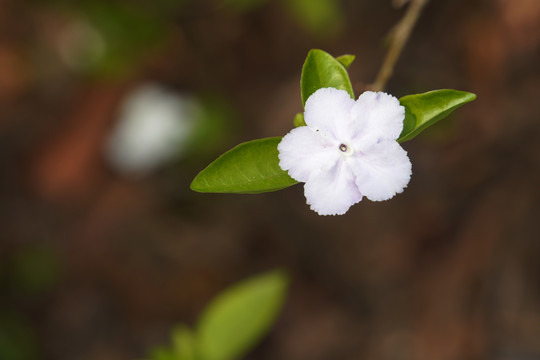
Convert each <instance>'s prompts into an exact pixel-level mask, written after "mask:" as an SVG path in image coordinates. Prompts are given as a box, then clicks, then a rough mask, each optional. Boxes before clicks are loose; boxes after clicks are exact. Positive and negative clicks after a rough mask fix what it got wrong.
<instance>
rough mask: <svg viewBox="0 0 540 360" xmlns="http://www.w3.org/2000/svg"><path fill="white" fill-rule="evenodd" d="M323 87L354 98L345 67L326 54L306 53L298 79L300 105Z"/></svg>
mask: <svg viewBox="0 0 540 360" xmlns="http://www.w3.org/2000/svg"><path fill="white" fill-rule="evenodd" d="M325 87H333V88H336V89H340V90H345V91H347V92H348V93H349V95H351V97H352V98H354V92H353V89H352V84H351V80H350V79H349V74H348V73H347V70H346V69H345V66H344V65H343V64H342V63H341V62H339V61H338V60H336V59H335V58H334V57H333V56H332V55H330V54H328V53H327V52H324V51H322V50H318V49H313V50H311V51H310V52H309V53H308V56H307V58H306V61H305V62H304V67H303V68H302V77H301V79H300V88H301V91H302V104H304V105H305V103H306V100H307V99H308V97H309V96H310V95H311V94H313V93H314V92H315V91H317V90H318V89H320V88H325Z"/></svg>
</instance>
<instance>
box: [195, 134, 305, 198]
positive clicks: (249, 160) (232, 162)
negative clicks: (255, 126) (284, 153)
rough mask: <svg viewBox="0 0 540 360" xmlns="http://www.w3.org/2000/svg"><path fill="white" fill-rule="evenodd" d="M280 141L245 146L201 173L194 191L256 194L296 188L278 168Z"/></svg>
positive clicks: (241, 146)
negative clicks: (292, 186) (290, 187)
mask: <svg viewBox="0 0 540 360" xmlns="http://www.w3.org/2000/svg"><path fill="white" fill-rule="evenodd" d="M280 141H281V137H273V138H265V139H258V140H253V141H248V142H245V143H242V144H240V145H238V146H236V147H235V148H233V149H231V150H229V151H227V152H226V153H225V154H223V155H221V156H220V157H219V158H217V159H216V160H215V161H214V162H213V163H211V164H210V165H208V166H207V167H206V168H205V169H204V170H202V171H201V172H200V173H199V174H198V175H197V176H196V177H195V179H194V180H193V182H192V183H191V189H192V190H194V191H198V192H204V193H235V194H257V193H262V192H268V191H276V190H281V189H284V188H286V187H289V186H291V185H294V184H296V181H295V180H293V179H292V178H291V177H290V176H289V175H288V174H287V172H285V171H283V170H281V168H280V167H279V159H278V150H277V146H278V144H279V142H280Z"/></svg>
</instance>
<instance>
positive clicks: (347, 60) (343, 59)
mask: <svg viewBox="0 0 540 360" xmlns="http://www.w3.org/2000/svg"><path fill="white" fill-rule="evenodd" d="M354 59H356V56H354V55H349V54H346V55H341V56H338V57H337V58H336V60H337V61H339V62H340V63H341V65H343V66H345V68H346V69H348V68H349V66H351V64H352V62H353V61H354Z"/></svg>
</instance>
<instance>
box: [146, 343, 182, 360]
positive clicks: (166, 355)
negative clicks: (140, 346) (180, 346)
mask: <svg viewBox="0 0 540 360" xmlns="http://www.w3.org/2000/svg"><path fill="white" fill-rule="evenodd" d="M150 360H179V359H177V358H176V354H175V353H174V351H173V350H172V349H169V348H167V347H164V346H160V347H156V348H154V349H152V351H150Z"/></svg>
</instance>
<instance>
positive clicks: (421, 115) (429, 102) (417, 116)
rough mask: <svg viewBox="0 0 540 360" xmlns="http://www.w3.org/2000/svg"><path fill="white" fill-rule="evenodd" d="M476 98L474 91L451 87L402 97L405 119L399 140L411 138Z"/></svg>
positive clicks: (400, 100)
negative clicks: (452, 88) (450, 88)
mask: <svg viewBox="0 0 540 360" xmlns="http://www.w3.org/2000/svg"><path fill="white" fill-rule="evenodd" d="M474 99H476V95H475V94H473V93H470V92H466V91H458V90H449V89H444V90H434V91H429V92H427V93H423V94H415V95H407V96H404V97H402V98H401V99H399V102H400V103H401V105H403V106H404V107H405V120H404V122H403V131H402V132H401V135H400V136H399V139H398V141H399V142H403V141H407V140H411V139H412V138H414V137H415V136H416V135H418V134H420V132H422V131H423V130H424V129H426V128H427V127H429V126H431V125H433V124H435V123H436V122H437V121H439V120H441V119H443V118H445V117H447V116H448V115H450V113H452V112H453V111H454V110H456V109H457V108H458V107H460V106H462V105H464V104H466V103H468V102H471V101H473V100H474Z"/></svg>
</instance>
